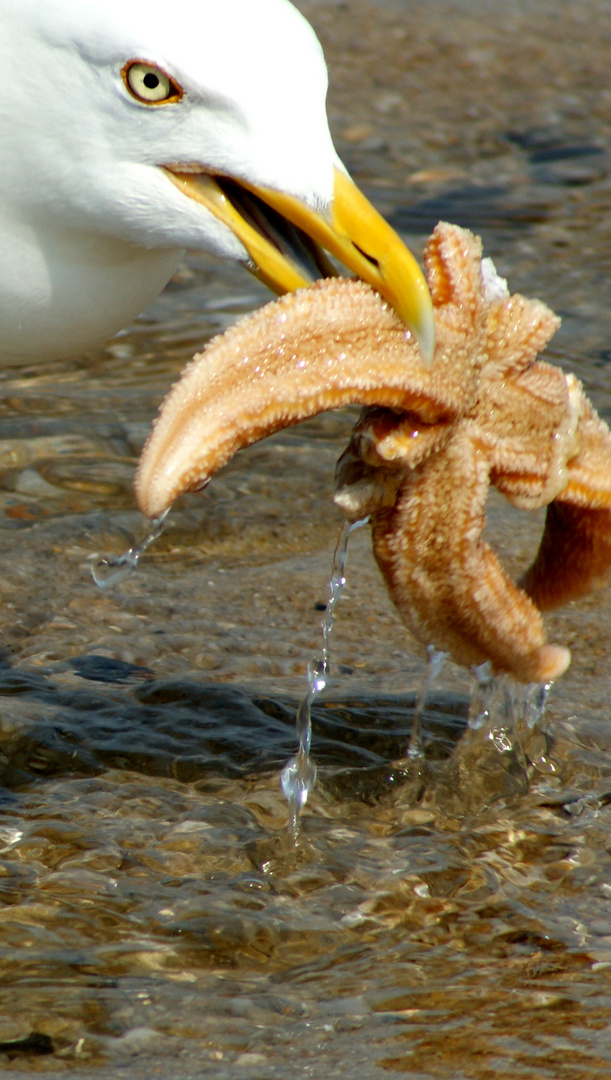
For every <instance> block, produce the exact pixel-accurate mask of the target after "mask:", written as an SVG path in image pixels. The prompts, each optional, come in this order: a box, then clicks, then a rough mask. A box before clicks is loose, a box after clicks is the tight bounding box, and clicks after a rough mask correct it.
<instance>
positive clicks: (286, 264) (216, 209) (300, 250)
mask: <svg viewBox="0 0 611 1080" xmlns="http://www.w3.org/2000/svg"><path fill="white" fill-rule="evenodd" d="M164 172H165V173H166V175H167V176H168V177H169V179H170V180H172V182H173V183H174V184H176V186H177V187H178V188H179V189H180V191H182V192H183V193H184V194H185V195H188V196H189V197H190V198H192V199H194V200H195V201H196V202H199V203H201V204H202V205H203V206H205V207H206V208H207V209H208V210H209V211H210V212H211V213H213V214H214V215H215V217H217V218H219V219H220V220H221V221H222V222H223V223H224V224H225V225H227V226H228V228H230V229H231V231H232V232H233V233H235V235H236V236H237V237H238V239H239V240H240V241H241V242H242V244H243V245H244V247H245V248H246V251H247V252H248V254H249V256H250V260H251V262H250V263H249V264H248V269H249V270H251V271H252V272H253V273H254V274H255V275H256V276H257V277H259V278H260V279H261V280H262V281H263V282H264V283H265V284H266V285H267V286H269V288H271V289H272V290H273V291H274V292H276V293H285V292H294V290H295V289H299V288H302V287H303V286H308V285H311V284H312V282H313V281H316V280H317V279H318V278H321V277H333V276H335V275H336V273H337V271H336V270H335V268H334V266H333V264H332V263H331V261H330V259H329V258H328V255H327V254H326V252H328V253H329V254H330V255H332V256H333V257H334V258H336V259H337V260H338V261H339V262H341V263H342V264H343V265H344V266H345V267H347V269H348V270H351V271H352V272H353V273H354V274H355V275H356V276H357V277H359V278H362V279H363V281H366V282H368V283H369V284H370V285H372V286H373V288H374V289H376V290H377V291H378V292H379V293H380V294H381V295H382V296H383V297H384V299H385V300H387V301H388V303H389V304H390V305H391V306H392V307H393V308H394V310H395V311H396V312H397V314H398V315H399V316H400V317H401V319H402V320H403V321H404V322H405V323H406V325H407V327H408V328H409V329H410V330H411V331H412V332H413V333H414V334H415V336H416V339H417V341H418V343H419V345H420V350H421V353H422V355H423V357H424V358H425V360H426V361H427V363H430V361H431V359H432V357H433V350H434V347H435V323H434V317H433V305H432V303H431V298H430V295H429V291H428V288H427V284H426V281H425V279H424V275H423V273H422V271H421V270H420V267H419V266H418V263H417V262H416V260H415V259H414V257H413V255H412V254H411V252H410V251H408V249H407V248H406V246H405V244H404V243H403V241H402V240H401V239H400V238H399V237H398V236H397V234H396V233H395V232H394V230H393V229H391V227H390V225H388V224H387V222H386V221H385V220H384V218H383V217H382V216H381V215H380V214H379V213H378V212H377V210H375V209H374V207H373V206H372V205H371V203H370V202H369V201H368V200H367V199H366V198H365V196H364V195H363V194H362V192H361V191H359V189H358V188H357V187H356V185H355V184H354V183H353V182H352V180H350V178H349V177H348V176H347V175H346V174H345V173H343V172H342V171H341V170H340V169H336V170H335V178H334V190H333V202H332V204H331V207H330V208H329V211H328V213H320V212H318V211H316V210H313V209H312V208H311V207H309V206H306V205H305V204H304V203H303V202H301V201H300V200H299V199H297V198H295V196H293V195H286V194H284V193H283V192H281V191H275V190H273V189H272V188H264V187H255V186H254V185H248V184H245V183H243V182H242V181H237V180H233V179H231V178H229V177H224V176H212V175H210V174H209V173H203V172H196V171H193V172H191V171H188V167H187V168H185V166H183V167H182V170H181V168H180V166H177V167H172V166H165V168H164Z"/></svg>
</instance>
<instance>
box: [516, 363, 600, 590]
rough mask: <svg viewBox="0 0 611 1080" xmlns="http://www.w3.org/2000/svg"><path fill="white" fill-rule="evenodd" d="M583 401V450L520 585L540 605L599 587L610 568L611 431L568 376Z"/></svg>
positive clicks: (579, 430)
mask: <svg viewBox="0 0 611 1080" xmlns="http://www.w3.org/2000/svg"><path fill="white" fill-rule="evenodd" d="M569 380H570V385H571V388H572V392H573V393H574V394H575V395H576V396H577V398H578V403H579V422H578V425H577V442H578V446H579V450H578V452H577V454H575V455H574V457H573V458H572V460H571V461H570V462H569V464H568V482H567V484H566V486H565V487H564V489H563V491H562V492H561V493H560V495H559V496H558V497H557V499H556V500H555V501H554V502H552V503H551V504H550V505H549V506H548V509H547V513H546V517H545V528H544V530H543V536H542V538H541V543H540V546H539V550H538V552H537V555H536V558H535V560H534V562H533V564H532V566H531V567H530V568H529V569H528V570H527V571H526V573H525V575H524V577H523V579H522V586H523V588H524V589H525V590H526V591H527V592H528V594H529V596H531V597H532V598H533V600H534V601H535V603H536V604H537V605H538V606H539V607H540V608H541V609H542V610H548V609H550V608H554V607H559V606H560V605H561V604H566V603H568V601H569V600H577V599H578V598H579V597H580V596H585V595H586V594H587V593H589V592H591V591H592V590H593V589H596V588H599V587H600V586H601V585H602V584H603V582H604V581H605V578H606V577H607V576H608V573H609V569H610V568H611V432H609V428H608V427H607V425H606V424H605V422H604V421H603V420H601V419H600V417H599V416H598V415H597V413H596V412H595V410H594V408H593V407H592V405H591V404H590V402H589V401H588V399H587V398H586V396H585V394H584V393H583V390H582V387H581V384H580V383H578V381H577V380H576V379H575V378H573V377H572V376H569Z"/></svg>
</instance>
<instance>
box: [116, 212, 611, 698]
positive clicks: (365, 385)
mask: <svg viewBox="0 0 611 1080" xmlns="http://www.w3.org/2000/svg"><path fill="white" fill-rule="evenodd" d="M425 262H426V269H427V280H428V284H429V289H430V291H431V295H432V298H433V304H434V308H435V322H436V335H437V344H436V349H435V354H434V357H433V362H432V364H431V365H430V366H428V365H427V364H426V363H425V362H424V360H423V359H422V356H421V354H420V351H419V348H418V345H417V343H416V342H415V340H414V339H413V338H412V337H411V335H410V333H409V331H407V330H406V329H405V326H404V325H403V324H402V323H401V322H400V320H399V319H398V317H397V316H396V315H395V314H394V313H393V312H392V311H390V310H389V309H388V308H387V307H386V305H384V304H383V302H382V301H381V300H380V298H379V297H378V296H377V295H376V294H375V293H374V292H373V291H372V290H371V289H369V288H368V287H367V286H365V285H363V284H362V283H360V282H347V281H345V280H338V279H332V280H328V281H324V282H319V283H317V284H316V285H315V286H313V287H312V288H311V289H307V290H302V291H300V292H298V293H297V294H292V295H290V296H288V297H283V298H282V299H281V300H279V301H276V302H274V303H271V304H268V305H267V306H266V307H265V308H263V309H262V310H261V311H259V312H258V313H256V314H255V315H254V316H251V317H250V318H248V319H245V320H242V321H241V322H240V323H238V324H237V326H236V327H234V328H233V329H232V330H230V331H228V332H227V333H226V334H224V335H223V336H222V337H220V338H217V339H215V341H213V342H211V344H210V345H209V347H208V348H207V349H206V350H205V352H204V353H202V354H201V355H200V356H199V357H196V358H195V361H194V362H193V363H192V364H191V365H190V366H189V368H187V370H186V372H185V373H184V375H183V377H182V379H181V380H180V381H179V382H178V383H177V385H176V386H175V387H174V389H173V390H172V391H171V393H170V394H169V396H168V398H167V399H166V401H165V403H164V405H163V406H162V409H161V412H160V415H159V417H158V419H157V422H156V424H155V428H154V430H153V433H152V435H151V438H150V439H149V442H148V443H147V446H146V447H145V450H144V452H143V456H142V459H141V462H140V467H139V471H138V476H137V480H136V493H137V497H138V501H139V504H140V506H141V508H142V510H143V511H144V512H145V513H147V514H149V515H150V516H153V517H154V516H158V515H159V514H161V513H162V512H163V511H164V510H165V509H167V507H168V506H169V505H170V503H171V502H172V501H173V500H174V498H175V497H176V496H177V495H178V494H180V493H181V492H183V491H187V490H191V489H193V488H196V487H200V486H201V485H202V483H205V482H206V481H207V480H208V479H209V477H210V476H211V475H212V474H213V473H214V472H216V470H217V469H218V468H220V467H221V466H222V465H224V464H225V463H226V462H227V461H228V460H229V458H230V457H231V456H232V454H233V453H235V451H236V450H238V449H240V448H241V447H243V446H246V445H248V444H250V443H252V442H254V441H256V440H257V439H260V438H263V437H264V436H265V435H267V434H271V433H272V432H273V431H277V430H279V429H280V428H283V427H287V426H288V425H290V424H293V423H296V422H297V421H299V420H302V419H305V418H306V417H309V416H313V415H315V414H316V413H318V412H321V411H323V410H325V409H330V408H337V407H338V406H340V405H345V404H349V403H359V404H362V405H366V406H368V408H366V409H365V410H364V412H363V414H362V416H361V418H360V420H359V422H358V423H357V425H356V427H355V429H354V432H353V435H352V439H351V441H350V444H349V447H348V449H347V450H346V451H345V453H344V454H343V455H342V458H341V459H340V461H339V463H338V472H337V492H336V502H337V503H338V505H339V506H340V507H341V508H342V509H343V511H344V512H345V514H346V515H347V517H348V518H349V519H351V520H356V519H357V518H360V517H363V516H365V515H369V516H370V519H371V527H372V535H373V546H374V552H375V556H376V559H377V561H378V564H379V566H380V568H381V570H382V573H383V575H384V578H385V580H386V583H387V586H388V588H389V591H390V595H391V597H392V599H393V601H394V602H395V604H396V606H397V608H398V610H399V612H400V614H401V617H402V619H403V621H404V622H405V623H406V625H407V626H408V627H409V629H410V630H411V631H412V632H413V633H414V635H415V636H416V637H417V638H418V639H419V640H420V641H422V642H423V643H425V644H434V645H435V646H436V647H437V648H439V649H441V650H443V651H446V652H449V653H450V654H451V655H452V657H453V659H455V660H456V661H458V662H459V663H462V664H467V665H472V664H479V663H481V662H483V661H484V660H490V661H491V662H492V665H493V667H494V668H495V670H497V671H507V672H510V673H511V674H512V675H513V676H514V677H515V678H517V679H519V680H521V681H525V682H530V681H542V682H548V681H551V680H552V679H554V678H556V677H557V676H558V675H560V674H562V672H563V671H564V670H565V669H566V667H567V666H568V664H569V662H570V653H569V651H568V649H566V648H564V647H562V646H560V645H551V644H548V643H547V641H546V635H545V629H544V626H543V620H542V618H541V614H540V610H539V609H541V610H545V609H547V608H551V607H554V606H556V605H558V604H561V603H564V602H566V601H567V600H570V599H573V598H575V597H577V596H580V595H582V594H583V593H585V592H588V591H589V590H590V589H592V588H594V587H595V586H596V585H597V584H598V583H599V582H600V580H602V578H603V577H604V575H605V574H606V572H607V570H608V568H609V565H611V434H610V432H609V429H608V428H607V426H606V424H604V423H603V422H602V421H601V420H600V419H599V418H598V416H597V415H596V413H595V412H594V409H593V408H592V406H591V405H590V403H589V402H588V400H587V398H586V397H585V395H584V394H583V391H582V388H581V385H580V383H579V382H578V381H577V380H576V379H575V378H574V377H573V376H571V375H569V376H565V375H564V374H563V373H562V372H561V371H560V370H559V369H558V368H555V367H552V366H551V365H550V364H547V363H544V362H542V361H539V360H537V359H536V356H537V353H538V352H539V351H540V349H542V348H543V347H544V346H545V344H546V343H547V341H548V340H549V338H550V337H551V336H552V334H553V333H554V331H555V329H556V328H557V326H558V322H559V320H558V319H557V318H556V316H555V315H553V313H552V312H551V311H549V309H548V308H547V307H545V305H544V304H542V303H540V302H539V301H536V300H526V299H524V298H523V297H521V296H517V295H516V296H509V294H508V292H507V290H506V287H505V285H504V282H502V281H501V280H500V279H499V278H498V277H497V276H496V274H495V272H494V268H493V267H492V264H491V263H490V262H489V260H484V261H483V262H482V259H481V245H480V242H479V240H477V239H476V238H475V237H473V236H472V235H471V234H470V233H468V232H466V231H464V230H461V229H459V228H457V227H456V226H451V225H445V224H440V225H438V226H437V228H436V229H435V231H434V233H433V235H432V237H431V238H430V240H429V242H428V244H427V247H426V252H425ZM491 483H492V484H494V486H495V487H497V488H498V490H499V491H501V492H502V493H503V494H504V495H505V496H506V497H507V498H508V499H509V500H510V501H511V502H512V503H513V504H514V505H516V506H520V507H524V508H527V509H535V508H538V507H541V506H547V507H548V509H547V516H546V524H545V529H544V533H543V538H542V541H541V546H540V548H539V552H538V554H537V557H536V559H535V561H534V563H533V565H532V566H531V567H530V569H529V570H528V571H527V572H526V574H525V575H524V577H523V579H522V581H521V583H520V586H518V585H515V584H514V583H513V582H512V581H511V580H510V578H509V577H508V576H507V574H506V573H505V571H504V570H503V569H502V567H501V565H500V563H499V562H498V560H497V558H496V556H495V555H494V553H493V552H492V550H491V549H490V547H489V546H488V544H487V543H485V541H484V540H483V538H482V533H483V529H484V525H485V502H486V496H487V492H488V487H489V485H490V484H491ZM537 605H538V606H537Z"/></svg>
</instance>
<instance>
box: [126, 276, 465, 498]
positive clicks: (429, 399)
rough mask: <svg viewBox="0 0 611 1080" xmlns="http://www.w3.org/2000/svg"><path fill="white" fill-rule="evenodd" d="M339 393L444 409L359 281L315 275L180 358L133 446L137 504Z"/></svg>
mask: <svg viewBox="0 0 611 1080" xmlns="http://www.w3.org/2000/svg"><path fill="white" fill-rule="evenodd" d="M433 367H434V368H435V364H434V365H433ZM464 382H465V379H464V377H462V378H461V383H462V386H463V387H464ZM350 404H359V405H367V404H377V405H382V406H385V407H388V408H391V409H397V410H399V411H401V412H404V411H409V412H416V413H417V414H418V415H421V416H422V419H423V420H424V421H425V422H432V421H434V420H436V419H437V417H439V416H440V415H441V416H448V415H454V413H455V408H456V406H455V404H454V401H453V387H452V385H451V384H450V383H449V381H448V379H447V378H445V376H444V373H443V372H441V374H438V373H437V372H431V371H430V370H429V368H428V366H427V365H426V364H425V363H424V361H423V360H422V357H421V354H420V350H419V348H418V345H417V344H416V342H415V340H414V338H413V335H412V334H411V333H410V331H409V330H406V329H405V326H404V324H403V323H402V322H401V321H400V319H399V318H398V316H397V315H396V314H395V313H394V312H393V311H391V310H390V308H388V306H387V305H386V304H384V303H383V301H382V300H381V299H380V297H379V296H378V295H377V294H376V293H374V292H373V290H372V289H371V288H370V287H369V286H367V285H364V284H363V283H362V282H357V281H346V280H340V279H330V280H325V281H320V282H317V283H316V284H315V285H313V286H312V287H311V288H310V289H302V290H299V291H298V292H297V293H292V294H290V295H288V296H285V297H282V298H281V299H280V300H277V301H275V302H272V303H270V304H267V305H266V306H265V307H264V308H262V309H261V310H259V311H258V312H256V313H255V315H252V316H250V317H249V318H246V319H242V320H241V321H240V322H239V323H238V324H237V325H236V326H235V327H233V328H232V329H231V330H229V331H227V332H226V333H225V334H223V335H222V336H221V337H218V338H215V339H214V340H213V341H212V342H211V343H210V345H209V346H208V348H207V349H206V350H205V351H204V352H203V353H201V354H200V355H199V356H197V357H196V358H195V360H194V361H193V362H192V363H191V364H190V365H189V367H187V369H186V370H185V372H184V373H183V375H182V378H181V379H180V380H179V382H178V383H177V384H176V385H175V386H174V388H173V389H172V390H171V392H170V394H169V395H168V397H167V398H166V400H165V402H164V404H163V405H162V408H161V411H160V414H159V416H158V418H157V421H156V423H155V426H154V429H153V432H152V434H151V437H150V438H149V441H148V443H147V445H146V447H145V449H144V452H143V455H142V458H141V461H140V466H139V469H138V474H137V477H136V497H137V499H138V503H139V505H140V508H141V509H142V510H143V511H144V513H146V514H148V515H149V516H151V517H156V516H158V515H159V514H161V513H162V512H163V511H164V510H166V509H167V507H168V506H169V505H170V504H171V503H172V501H173V500H174V499H175V498H176V497H177V496H178V495H180V494H181V493H182V492H184V491H188V490H190V489H192V488H194V487H199V486H201V485H202V483H204V482H205V481H206V480H207V479H209V477H210V476H212V475H213V473H215V472H216V471H217V470H218V469H219V468H221V466H223V465H225V464H226V463H227V462H228V461H229V459H230V458H231V457H232V455H233V454H234V453H235V452H236V451H237V450H239V449H241V448H242V447H244V446H248V445H250V444H251V443H253V442H256V441H257V440H259V439H262V438H264V437H265V436H266V435H271V434H272V433H273V432H275V431H278V430H280V429H281V428H285V427H288V426H290V425H291V424H296V423H298V422H299V421H300V420H305V419H307V418H308V417H311V416H315V415H316V414H317V413H320V412H323V411H325V410H326V409H335V408H339V407H340V406H343V405H350Z"/></svg>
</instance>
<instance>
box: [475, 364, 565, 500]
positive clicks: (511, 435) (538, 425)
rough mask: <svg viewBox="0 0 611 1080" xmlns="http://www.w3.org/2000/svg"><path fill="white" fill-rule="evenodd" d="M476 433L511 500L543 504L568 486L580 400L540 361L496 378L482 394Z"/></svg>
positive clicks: (499, 485) (493, 477)
mask: <svg viewBox="0 0 611 1080" xmlns="http://www.w3.org/2000/svg"><path fill="white" fill-rule="evenodd" d="M480 412H481V419H479V418H478V419H479V430H480V433H481V434H482V435H483V434H485V436H486V437H487V439H488V440H489V443H490V447H491V482H492V483H493V484H494V486H495V487H496V488H497V489H498V490H499V491H500V492H502V494H503V495H505V496H506V498H508V499H509V501H510V502H511V503H513V505H514V506H519V507H521V508H522V509H525V510H535V509H537V508H538V507H541V506H547V504H548V503H550V502H551V501H552V499H554V498H556V496H557V495H559V494H560V493H561V492H562V491H563V490H564V489H565V487H566V485H567V482H568V476H569V473H568V465H567V463H568V461H569V460H570V458H572V457H573V456H574V454H575V450H576V448H577V422H578V414H579V401H578V399H577V395H576V393H575V390H574V387H573V384H572V383H570V381H569V380H568V379H567V378H566V376H565V375H563V373H562V372H561V371H560V370H559V368H555V367H552V365H551V364H546V363H544V362H542V361H537V362H536V363H533V364H531V365H530V366H529V367H528V368H526V369H525V370H524V371H520V372H518V373H517V374H516V375H515V376H513V377H511V376H507V377H505V378H503V379H502V380H501V381H499V382H495V383H494V384H493V385H491V386H490V388H489V393H488V394H487V395H486V396H485V397H483V398H482V402H481V409H480Z"/></svg>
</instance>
